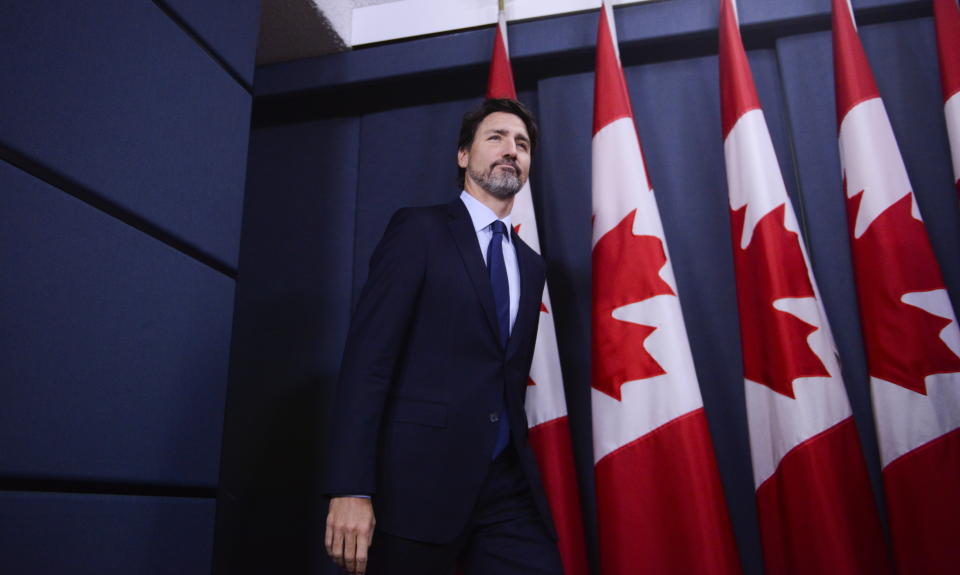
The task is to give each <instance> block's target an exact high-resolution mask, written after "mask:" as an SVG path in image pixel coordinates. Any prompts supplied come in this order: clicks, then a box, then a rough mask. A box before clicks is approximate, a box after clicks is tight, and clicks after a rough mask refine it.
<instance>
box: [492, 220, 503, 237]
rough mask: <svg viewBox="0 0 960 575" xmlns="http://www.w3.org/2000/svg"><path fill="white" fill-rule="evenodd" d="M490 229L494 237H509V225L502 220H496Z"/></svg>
mask: <svg viewBox="0 0 960 575" xmlns="http://www.w3.org/2000/svg"><path fill="white" fill-rule="evenodd" d="M490 228H491V229H492V230H493V235H497V234H500V235H502V236H504V237H506V235H507V225H506V224H505V223H503V222H501V221H500V220H494V221H493V223H492V224H490Z"/></svg>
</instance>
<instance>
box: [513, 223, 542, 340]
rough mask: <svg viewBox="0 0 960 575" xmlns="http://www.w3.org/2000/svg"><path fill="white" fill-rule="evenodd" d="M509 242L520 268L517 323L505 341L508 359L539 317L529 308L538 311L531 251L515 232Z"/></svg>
mask: <svg viewBox="0 0 960 575" xmlns="http://www.w3.org/2000/svg"><path fill="white" fill-rule="evenodd" d="M511 241H512V242H513V245H514V247H515V248H516V251H517V265H518V266H519V267H520V307H519V309H518V310H517V321H516V323H515V324H514V325H513V331H512V332H511V334H510V339H509V340H508V341H507V357H508V358H510V357H512V356H513V354H515V353H517V349H518V348H519V346H520V343H521V342H523V341H525V340H526V334H527V333H528V331H529V330H530V329H532V328H533V324H532V322H533V321H536V320H537V319H538V318H539V317H540V314H539V313H536V314H533V313H530V309H531V308H533V309H537V310H539V309H540V305H539V304H540V302H537V301H534V300H535V299H536V295H537V290H535V289H534V286H535V285H537V281H536V279H537V278H536V277H534V276H535V275H536V274H535V273H534V271H535V269H536V268H535V266H534V265H533V263H534V262H533V261H532V258H533V250H531V249H530V248H529V247H527V245H526V244H524V243H523V242H521V241H520V238H519V237H518V236H517V234H516V232H513V234H512V236H511Z"/></svg>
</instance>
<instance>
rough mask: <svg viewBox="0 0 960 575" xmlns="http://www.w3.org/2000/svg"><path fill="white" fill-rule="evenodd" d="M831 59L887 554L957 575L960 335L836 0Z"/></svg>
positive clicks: (911, 568) (908, 565)
mask: <svg viewBox="0 0 960 575" xmlns="http://www.w3.org/2000/svg"><path fill="white" fill-rule="evenodd" d="M954 8H955V6H954ZM952 56H954V57H955V56H956V54H955V53H952ZM833 58H834V74H835V75H836V90H837V123H838V125H839V126H840V161H841V164H842V166H843V179H844V190H845V196H846V203H847V219H848V222H849V232H850V245H851V250H852V252H853V263H854V272H855V276H856V282H857V294H858V296H859V302H860V322H861V325H862V328H863V337H864V340H865V347H866V351H867V363H868V366H869V370H870V386H871V391H872V395H873V409H874V413H875V419H876V422H877V436H878V439H879V444H880V460H881V464H882V466H883V482H884V491H885V493H886V501H887V514H888V517H889V521H890V530H891V534H892V537H893V546H894V557H895V559H896V564H897V569H898V571H899V572H900V573H956V572H957V569H958V566H960V542H958V539H957V534H958V533H960V430H958V428H960V330H958V328H957V321H956V317H955V315H954V312H953V307H952V305H951V303H950V298H949V296H948V295H947V292H946V289H944V283H943V277H942V275H941V273H940V267H939V265H938V264H937V260H936V259H935V257H934V254H933V250H932V249H931V247H930V240H929V239H928V237H927V231H926V227H925V226H924V224H923V220H922V218H921V217H920V212H919V210H918V208H917V204H916V201H915V200H914V197H913V191H912V189H911V186H910V181H909V180H908V178H907V171H906V168H905V167H904V164H903V159H902V158H901V156H900V150H899V148H898V147H897V142H896V139H895V138H894V134H893V130H892V128H891V126H890V121H889V119H888V118H887V112H886V110H885V108H884V105H883V101H882V100H881V99H880V95H879V92H878V91H877V86H876V83H875V82H874V79H873V74H872V72H871V71H870V65H869V63H868V62H867V57H866V54H865V53H864V51H863V46H862V45H861V43H860V38H859V36H858V34H857V30H856V24H855V21H854V16H853V9H852V8H851V6H850V4H849V1H848V0H833Z"/></svg>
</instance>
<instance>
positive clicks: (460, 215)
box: [447, 198, 523, 341]
mask: <svg viewBox="0 0 960 575" xmlns="http://www.w3.org/2000/svg"><path fill="white" fill-rule="evenodd" d="M447 207H448V213H449V215H450V219H449V221H448V223H449V225H450V233H451V234H453V240H454V243H455V244H456V245H457V249H458V250H460V257H461V258H463V265H464V266H465V267H466V268H467V274H468V275H469V276H470V281H471V283H473V287H474V289H475V290H476V291H477V296H478V297H479V298H480V305H481V306H483V311H484V315H486V316H487V323H488V324H489V326H490V329H491V330H492V332H493V336H494V337H495V338H496V339H497V341H499V340H500V335H499V334H500V329H499V328H498V327H497V315H496V311H495V310H496V304H495V303H494V301H493V288H492V287H490V278H489V276H488V275H487V266H486V264H485V263H483V254H481V253H480V247H479V244H477V232H476V230H474V229H473V221H472V220H471V219H470V212H468V211H467V207H466V206H464V205H463V201H462V200H460V198H457V199H456V200H454V201H452V202H450V203H449V204H448V205H447ZM521 269H522V268H521ZM522 293H523V292H522V291H521V294H522Z"/></svg>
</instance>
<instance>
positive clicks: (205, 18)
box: [159, 0, 260, 84]
mask: <svg viewBox="0 0 960 575" xmlns="http://www.w3.org/2000/svg"><path fill="white" fill-rule="evenodd" d="M159 1H161V2H162V3H163V4H165V5H167V6H169V7H170V8H171V9H172V10H173V11H174V12H175V13H176V14H177V15H178V16H180V18H182V19H183V20H184V21H185V22H186V23H187V25H188V26H190V29H191V30H193V31H194V32H195V33H196V34H197V35H199V36H200V37H201V38H203V40H204V43H206V44H207V45H208V46H209V47H210V48H211V49H212V50H213V51H214V52H216V53H217V54H218V55H219V56H220V57H221V58H222V59H223V60H224V61H225V62H226V63H227V65H228V66H230V68H231V69H232V70H233V71H234V72H236V73H237V74H238V75H239V76H240V77H241V78H243V79H244V81H246V83H247V84H253V65H254V59H255V56H256V53H257V33H258V31H259V30H258V26H257V25H258V24H259V20H260V1H259V0H242V1H237V0H205V1H203V2H196V1H194V0H159Z"/></svg>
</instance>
